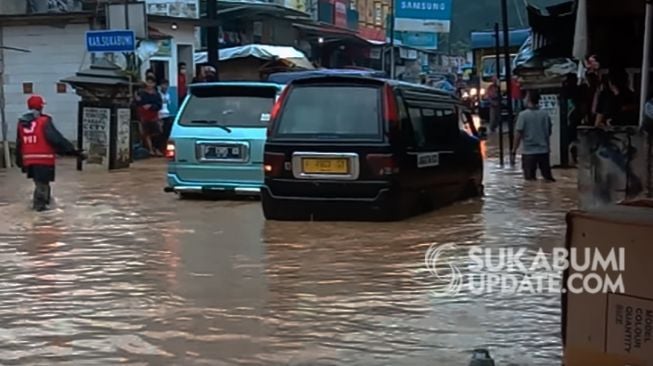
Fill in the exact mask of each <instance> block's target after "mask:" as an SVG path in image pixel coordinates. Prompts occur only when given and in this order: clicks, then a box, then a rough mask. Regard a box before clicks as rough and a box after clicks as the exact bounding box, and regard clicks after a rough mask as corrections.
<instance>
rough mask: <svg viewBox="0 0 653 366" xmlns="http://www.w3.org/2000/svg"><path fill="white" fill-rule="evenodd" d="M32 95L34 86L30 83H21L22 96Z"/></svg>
mask: <svg viewBox="0 0 653 366" xmlns="http://www.w3.org/2000/svg"><path fill="white" fill-rule="evenodd" d="M32 93H34V84H33V83H32V82H25V83H23V94H32Z"/></svg>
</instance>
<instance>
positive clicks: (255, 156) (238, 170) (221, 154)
mask: <svg viewBox="0 0 653 366" xmlns="http://www.w3.org/2000/svg"><path fill="white" fill-rule="evenodd" d="M278 91H279V87H278V86H276V85H273V84H255V83H252V84H244V83H221V84H206V85H195V86H193V87H192V88H191V95H190V97H189V98H188V100H187V101H186V103H185V104H184V107H183V110H182V111H181V114H180V115H179V117H178V118H177V121H176V123H175V126H174V127H173V131H172V137H171V139H173V140H174V143H175V145H176V153H177V156H176V162H175V165H176V167H175V170H176V173H177V176H178V177H179V178H180V179H181V180H183V181H192V182H216V181H219V182H229V181H238V182H241V183H247V182H252V183H257V182H258V183H260V182H261V181H262V179H263V176H262V168H261V164H262V163H263V149H264V146H265V139H266V129H267V124H268V122H269V117H270V114H269V113H270V110H271V108H272V105H273V104H274V101H275V97H276V95H277V93H278Z"/></svg>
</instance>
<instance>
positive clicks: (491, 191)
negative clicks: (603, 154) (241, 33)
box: [0, 158, 576, 366]
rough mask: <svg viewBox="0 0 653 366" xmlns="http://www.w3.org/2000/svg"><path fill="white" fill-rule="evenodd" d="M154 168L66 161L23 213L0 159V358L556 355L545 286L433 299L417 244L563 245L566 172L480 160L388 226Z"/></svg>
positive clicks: (522, 360) (348, 361)
mask: <svg viewBox="0 0 653 366" xmlns="http://www.w3.org/2000/svg"><path fill="white" fill-rule="evenodd" d="M164 171H165V166H164V164H163V162H162V161H161V160H158V161H149V162H139V163H137V164H135V165H134V166H133V167H132V168H131V169H129V171H126V172H112V173H106V172H98V171H92V170H89V171H84V172H77V171H75V170H74V166H73V163H72V162H71V161H64V162H63V163H62V164H61V166H60V168H59V170H58V172H57V173H58V177H57V182H56V183H55V186H54V195H55V196H56V206H55V208H54V209H53V210H51V211H49V212H45V213H34V212H32V211H30V210H29V199H30V195H31V190H32V185H31V183H30V182H29V181H27V180H26V179H25V178H24V177H22V176H21V175H20V174H19V172H18V171H17V170H15V169H14V170H11V171H2V170H0V217H1V220H0V273H1V276H2V277H1V279H0V282H1V285H0V319H2V321H1V322H0V364H3V365H18V364H20V365H27V364H44V365H52V364H62V365H65V364H70V365H114V364H125V365H234V364H241V365H300V364H302V365H425V366H426V365H452V366H453V365H467V363H468V362H469V359H470V352H471V350H472V349H474V348H478V347H484V348H489V349H490V350H491V352H492V354H493V356H494V357H495V359H496V360H497V366H503V365H507V364H508V363H509V362H513V363H518V364H520V365H542V366H544V365H547V366H550V365H554V364H559V362H558V361H559V360H560V354H561V344H560V342H561V341H560V296H559V295H557V294H551V293H544V294H501V293H489V294H484V295H474V294H472V293H470V292H469V291H462V292H461V293H460V294H458V295H455V296H444V297H443V296H436V295H435V294H434V293H433V290H437V289H438V288H441V287H442V286H443V285H442V283H440V282H439V281H438V280H437V279H436V278H434V276H433V274H432V273H431V272H429V271H428V270H427V268H426V265H425V254H426V252H427V250H428V249H429V247H430V246H431V245H432V244H448V243H454V244H457V245H458V246H457V248H459V249H455V251H452V252H451V253H449V254H448V255H450V256H456V255H461V254H462V253H463V252H462V251H463V250H464V248H465V247H466V246H471V245H483V246H484V247H493V248H495V247H496V248H499V247H527V248H530V249H533V250H536V249H537V248H545V249H547V250H548V249H551V248H553V247H555V246H561V245H563V239H564V225H565V223H564V214H565V212H566V211H567V210H569V209H571V208H574V206H575V205H576V180H575V172H574V171H556V172H555V173H556V174H557V177H558V183H555V184H546V183H529V184H525V183H524V182H523V181H522V179H521V177H520V175H519V171H518V170H517V169H516V168H512V167H504V168H501V167H499V166H498V164H497V161H496V159H494V158H491V159H490V160H489V161H488V162H487V164H486V181H485V185H486V196H485V197H484V198H482V199H478V200H470V201H466V202H461V203H458V204H455V205H453V206H450V207H446V208H443V209H440V210H438V211H435V212H432V213H428V214H425V215H421V216H418V217H415V218H412V219H409V220H406V221H403V222H398V223H363V222H356V223H350V222H303V223H293V222H266V221H265V220H264V219H263V217H262V213H261V209H260V205H259V203H258V202H256V201H220V200H188V201H186V200H178V199H177V198H176V197H175V196H173V195H171V194H167V193H163V192H162V187H163V184H164V178H163V176H164Z"/></svg>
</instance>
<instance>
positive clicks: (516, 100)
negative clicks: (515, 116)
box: [510, 75, 522, 113]
mask: <svg viewBox="0 0 653 366" xmlns="http://www.w3.org/2000/svg"><path fill="white" fill-rule="evenodd" d="M510 98H511V99H512V110H513V111H514V112H515V113H519V112H521V110H522V92H521V83H520V82H519V77H518V76H517V75H513V76H512V80H511V81H510Z"/></svg>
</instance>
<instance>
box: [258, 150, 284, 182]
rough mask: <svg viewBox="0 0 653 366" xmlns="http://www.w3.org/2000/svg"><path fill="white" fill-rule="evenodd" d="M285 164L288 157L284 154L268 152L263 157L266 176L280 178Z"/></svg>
mask: <svg viewBox="0 0 653 366" xmlns="http://www.w3.org/2000/svg"><path fill="white" fill-rule="evenodd" d="M285 163H286V155H285V154H284V153H272V152H266V153H265V155H264V156H263V170H264V172H265V176H267V177H278V176H280V175H281V172H282V171H283V167H284V165H285Z"/></svg>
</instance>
